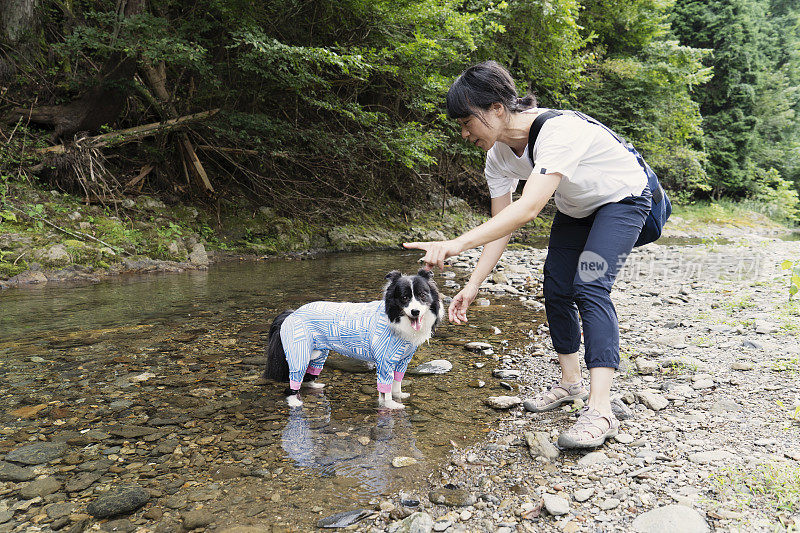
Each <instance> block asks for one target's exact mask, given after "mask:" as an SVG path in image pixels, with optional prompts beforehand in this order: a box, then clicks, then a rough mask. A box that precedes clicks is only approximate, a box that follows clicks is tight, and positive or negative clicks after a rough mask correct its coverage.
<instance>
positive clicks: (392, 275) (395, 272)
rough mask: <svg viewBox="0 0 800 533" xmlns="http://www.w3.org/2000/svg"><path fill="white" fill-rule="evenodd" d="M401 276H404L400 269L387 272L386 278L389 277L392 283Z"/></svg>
mask: <svg viewBox="0 0 800 533" xmlns="http://www.w3.org/2000/svg"><path fill="white" fill-rule="evenodd" d="M400 276H402V274H401V273H400V271H399V270H392V271H391V272H389V273H388V274H386V279H388V280H389V282H390V283H394V282H395V281H397V280H398V279H400Z"/></svg>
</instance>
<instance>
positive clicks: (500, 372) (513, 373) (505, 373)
mask: <svg viewBox="0 0 800 533" xmlns="http://www.w3.org/2000/svg"><path fill="white" fill-rule="evenodd" d="M492 375H493V376H494V377H496V378H499V379H519V377H520V376H521V375H522V372H520V371H519V370H511V369H501V368H497V369H495V370H493V371H492Z"/></svg>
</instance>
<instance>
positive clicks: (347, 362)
mask: <svg viewBox="0 0 800 533" xmlns="http://www.w3.org/2000/svg"><path fill="white" fill-rule="evenodd" d="M325 366H326V367H328V368H335V369H336V370H341V371H342V372H350V373H352V374H361V373H366V372H375V363H373V362H372V361H361V360H360V359H353V358H352V357H346V356H344V355H340V354H337V353H332V354H330V356H328V359H326V360H325Z"/></svg>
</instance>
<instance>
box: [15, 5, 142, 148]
mask: <svg viewBox="0 0 800 533" xmlns="http://www.w3.org/2000/svg"><path fill="white" fill-rule="evenodd" d="M9 1H11V2H21V1H23V0H0V2H9ZM28 1H31V0H28ZM144 5H145V4H144V0H127V2H126V4H125V10H124V14H125V16H126V17H130V16H133V15H138V14H140V13H142V12H143V11H144ZM136 66H137V65H136V58H133V57H129V56H127V55H124V54H113V55H112V56H111V57H110V58H109V59H108V61H106V62H105V64H104V65H103V67H102V68H101V70H100V74H99V76H98V79H97V83H95V85H94V86H93V87H91V88H90V89H89V90H88V91H86V92H85V93H84V94H83V95H81V96H80V97H79V98H78V99H77V100H74V101H72V102H70V103H69V104H65V105H61V106H44V107H39V108H35V109H33V110H27V109H21V108H16V109H14V110H12V112H11V113H10V114H9V115H8V116H7V117H6V121H8V122H15V121H17V120H18V119H19V118H21V117H22V118H24V119H27V118H28V117H29V116H30V121H31V122H33V123H36V124H43V125H47V126H53V127H54V129H55V131H54V133H53V139H54V140H55V139H58V138H62V139H65V140H68V139H69V138H70V137H72V136H73V135H75V133H76V132H79V131H88V132H91V133H96V132H97V131H98V130H99V129H100V126H102V125H103V124H111V123H113V122H114V121H115V120H116V119H117V117H119V114H120V113H121V112H122V109H123V108H124V106H125V100H126V98H127V91H126V90H125V87H126V86H127V85H129V84H130V82H131V80H132V79H133V75H134V74H135V73H136Z"/></svg>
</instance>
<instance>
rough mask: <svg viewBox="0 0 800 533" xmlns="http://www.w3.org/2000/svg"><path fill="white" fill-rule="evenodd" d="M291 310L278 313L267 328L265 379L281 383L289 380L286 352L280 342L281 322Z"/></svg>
mask: <svg viewBox="0 0 800 533" xmlns="http://www.w3.org/2000/svg"><path fill="white" fill-rule="evenodd" d="M293 312H294V310H293V309H287V310H286V311H284V312H283V313H281V314H279V315H278V316H276V317H275V320H273V321H272V326H270V328H269V341H267V367H266V369H265V370H264V377H265V378H267V379H271V380H274V381H280V382H283V383H286V382H288V381H289V363H288V362H286V353H285V352H284V351H283V344H281V324H283V321H284V320H286V317H287V316H289V315H291V314H292V313H293Z"/></svg>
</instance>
